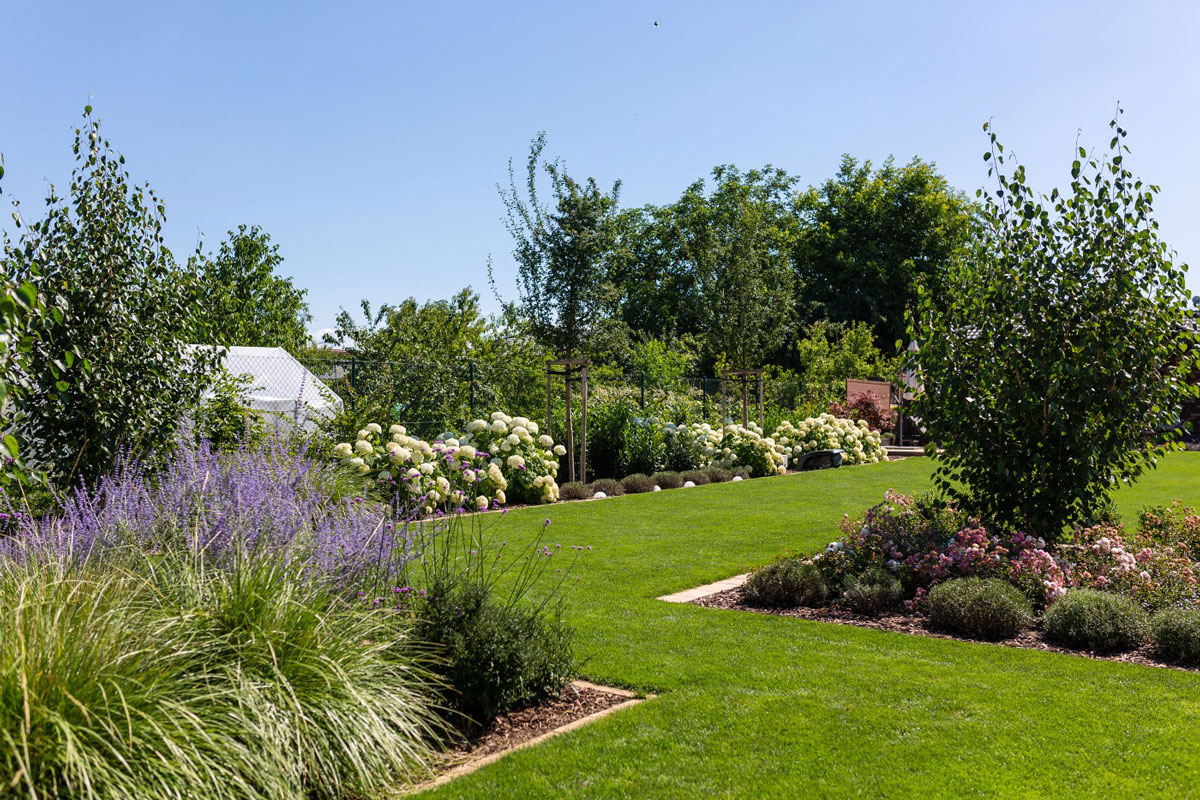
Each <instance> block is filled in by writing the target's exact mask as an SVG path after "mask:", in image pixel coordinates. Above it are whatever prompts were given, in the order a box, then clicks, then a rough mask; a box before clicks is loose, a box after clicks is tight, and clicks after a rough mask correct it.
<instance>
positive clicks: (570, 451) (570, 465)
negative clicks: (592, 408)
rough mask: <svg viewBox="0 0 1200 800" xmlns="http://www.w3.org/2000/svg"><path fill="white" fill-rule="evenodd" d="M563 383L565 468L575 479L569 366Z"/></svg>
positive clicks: (573, 427) (573, 424)
mask: <svg viewBox="0 0 1200 800" xmlns="http://www.w3.org/2000/svg"><path fill="white" fill-rule="evenodd" d="M565 372H566V378H565V381H564V382H565V383H566V384H567V468H568V470H569V473H568V474H569V475H570V476H571V480H575V422H574V420H573V419H572V418H571V416H572V408H571V368H570V367H567V368H566V370H565Z"/></svg>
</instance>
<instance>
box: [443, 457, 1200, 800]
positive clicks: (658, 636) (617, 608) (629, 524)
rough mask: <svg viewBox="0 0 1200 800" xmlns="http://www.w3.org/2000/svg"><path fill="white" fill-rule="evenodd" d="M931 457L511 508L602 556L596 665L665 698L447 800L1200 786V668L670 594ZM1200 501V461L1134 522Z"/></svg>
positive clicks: (1135, 501)
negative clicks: (748, 608) (738, 607)
mask: <svg viewBox="0 0 1200 800" xmlns="http://www.w3.org/2000/svg"><path fill="white" fill-rule="evenodd" d="M929 469H930V466H929V462H928V461H927V460H926V459H910V460H908V461H904V462H900V463H895V464H880V465H874V466H864V467H854V468H847V469H841V470H830V471H826V472H817V473H808V474H801V475H791V476H787V477H781V478H770V479H763V480H756V481H750V482H745V483H736V484H720V485H713V486H704V487H697V488H694V489H683V490H675V491H671V492H664V493H658V494H653V495H638V496H632V497H624V498H616V499H610V500H603V501H598V502H590V503H567V504H562V505H558V506H555V507H553V508H551V509H527V510H524V511H517V512H513V513H511V514H508V515H507V516H505V517H502V518H501V517H496V519H497V520H498V522H497V523H496V524H497V526H498V529H499V531H500V532H501V533H502V535H503V536H504V537H505V538H507V539H509V540H510V541H513V540H515V539H518V538H519V537H522V536H526V535H530V534H532V532H533V531H534V530H535V529H536V528H539V527H540V523H541V520H542V518H543V517H546V516H548V517H550V518H551V519H552V520H553V525H552V526H551V528H550V535H551V539H552V541H555V542H562V543H563V544H564V546H565V545H566V544H590V545H591V546H592V548H593V549H592V552H591V553H589V554H587V556H586V557H585V558H583V559H582V560H581V561H580V563H579V565H578V566H577V572H576V574H577V575H578V577H579V579H580V580H579V583H578V584H577V585H576V586H575V587H574V589H573V591H572V592H571V595H570V598H569V601H568V606H567V608H568V618H569V621H570V622H571V623H572V624H573V625H574V626H575V627H576V628H577V631H578V637H577V648H578V651H579V653H580V655H582V656H583V657H585V658H586V659H587V661H586V664H585V666H584V674H585V676H586V677H587V678H589V679H591V680H595V681H598V682H602V683H610V684H616V685H620V686H628V687H631V688H634V689H637V690H644V691H648V692H655V693H658V695H659V696H658V697H657V698H656V699H654V700H653V701H651V702H647V703H643V704H641V705H640V706H637V707H635V708H631V709H626V710H623V711H621V712H619V713H617V714H615V715H612V716H609V717H607V718H605V719H602V720H600V721H598V722H596V723H595V724H592V725H588V726H585V727H584V728H582V729H580V730H577V731H575V732H573V733H570V734H566V735H563V736H560V737H557V738H555V739H553V740H551V741H549V742H547V743H545V744H543V745H541V746H538V747H534V748H529V749H527V750H524V751H520V752H517V753H514V754H512V755H510V756H508V757H506V758H504V759H502V760H501V761H499V762H498V763H496V764H493V765H491V766H489V767H486V768H484V769H482V770H480V771H478V772H476V773H474V774H471V775H468V776H465V777H463V778H461V779H459V780H456V781H454V782H452V783H450V784H448V785H446V786H444V787H441V788H440V789H438V790H436V791H434V792H431V793H430V794H429V795H428V796H431V797H478V798H529V797H564V796H571V797H631V798H648V797H680V798H684V797H686V798H701V797H756V798H771V797H847V796H857V795H863V796H880V797H912V796H916V795H918V794H920V795H940V796H964V795H965V796H983V797H993V796H997V795H1002V796H1030V797H1044V796H1059V797H1077V796H1083V795H1092V796H1127V797H1135V796H1136V797H1147V796H1161V797H1172V798H1178V797H1189V796H1193V795H1200V675H1196V674H1191V673H1185V672H1180V671H1177V670H1167V669H1153V668H1148V667H1140V666H1135V665H1126V664H1119V663H1112V662H1102V661H1092V660H1088V659H1084V658H1078V657H1073V656H1063V655H1055V654H1050V653H1041V652H1037V651H1032V650H1017V649H1012V648H1005V647H1000V646H995V645H987V644H971V643H964V642H956V641H948V640H936V639H926V638H921V637H915V636H906V635H903V634H894V633H885V632H881V631H874V630H868V629H862V628H854V627H847V626H838V625H828V624H822V623H815V622H808V621H804V620H799V619H790V618H782V617H774V616H768V615H760V614H747V613H740V612H732V611H718V610H712V609H704V608H699V607H696V606H690V605H684V606H677V605H669V604H666V603H662V602H660V601H657V600H655V599H654V598H655V597H656V596H658V595H661V594H666V593H669V592H673V591H678V590H681V589H685V588H688V587H691V586H695V585H697V584H701V583H706V582H709V581H713V580H717V579H720V578H724V577H728V576H729V575H732V574H735V573H737V572H742V571H745V570H746V569H747V568H750V567H753V566H755V565H757V564H761V563H763V562H765V561H768V560H770V559H771V558H772V557H773V556H774V555H776V554H777V553H779V552H780V551H782V550H785V549H789V548H791V549H797V550H814V549H816V548H818V547H820V546H822V545H824V544H825V543H826V542H828V541H829V540H830V539H831V538H832V537H833V536H834V534H835V531H836V525H837V523H838V521H839V520H840V519H841V517H842V515H843V514H844V513H850V514H854V513H856V512H858V511H859V510H861V509H862V508H863V507H864V506H866V505H869V504H871V503H873V502H876V501H878V500H879V499H880V498H881V497H882V495H883V492H884V490H885V489H887V488H889V487H890V488H895V489H897V490H902V491H909V492H911V491H917V490H920V489H922V488H924V487H925V486H926V485H927V482H928V478H929ZM1174 497H1180V498H1182V499H1184V500H1185V501H1188V502H1191V503H1194V504H1200V454H1193V453H1188V454H1180V455H1175V456H1172V457H1171V458H1169V459H1167V460H1166V462H1165V463H1164V464H1163V465H1162V466H1161V467H1160V468H1159V469H1158V470H1157V471H1156V472H1153V473H1151V474H1149V475H1147V476H1146V477H1145V478H1144V479H1143V481H1142V483H1141V484H1139V485H1138V486H1136V487H1134V488H1132V489H1126V490H1123V492H1122V493H1121V495H1120V496H1119V498H1118V501H1119V503H1120V506H1121V511H1122V513H1123V514H1125V516H1126V518H1127V519H1132V518H1133V517H1134V515H1135V514H1136V511H1137V509H1138V508H1139V507H1141V506H1142V505H1145V504H1148V503H1159V502H1167V501H1169V500H1170V499H1172V498H1174Z"/></svg>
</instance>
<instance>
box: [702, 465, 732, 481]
mask: <svg viewBox="0 0 1200 800" xmlns="http://www.w3.org/2000/svg"><path fill="white" fill-rule="evenodd" d="M704 472H705V474H707V475H708V479H709V481H710V482H711V483H727V482H728V481H731V480H733V472H731V471H730V470H727V469H725V468H724V467H706V468H705V469H704Z"/></svg>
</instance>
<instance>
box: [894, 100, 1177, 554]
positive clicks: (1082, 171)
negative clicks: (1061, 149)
mask: <svg viewBox="0 0 1200 800" xmlns="http://www.w3.org/2000/svg"><path fill="white" fill-rule="evenodd" d="M1112 127H1113V129H1114V135H1113V138H1112V141H1111V143H1110V151H1109V155H1108V157H1106V158H1104V159H1100V158H1098V157H1096V156H1090V155H1088V153H1087V152H1086V151H1085V150H1084V149H1083V148H1080V149H1079V158H1078V160H1076V161H1075V162H1074V164H1073V165H1072V168H1071V178H1072V180H1071V184H1070V187H1069V189H1068V190H1067V191H1066V192H1065V193H1060V192H1059V190H1057V189H1055V190H1054V191H1053V192H1052V193H1051V194H1050V195H1049V197H1046V196H1042V195H1038V194H1036V193H1035V192H1034V191H1033V190H1032V189H1031V188H1030V187H1029V186H1028V184H1027V182H1026V176H1025V170H1024V168H1023V167H1020V166H1016V167H1012V168H1010V167H1008V166H1006V164H1005V155H1004V149H1003V147H1002V145H1001V144H1000V143H999V142H998V141H997V140H996V136H995V134H994V133H991V132H990V131H989V137H990V140H991V145H992V146H991V149H990V150H989V151H988V152H987V153H986V154H985V156H984V157H985V159H987V160H988V161H989V162H990V164H989V174H995V175H996V177H997V188H996V190H995V191H989V192H986V193H985V192H983V191H982V190H980V192H979V196H980V197H981V198H982V202H983V212H982V213H983V222H984V228H985V230H984V236H983V239H982V241H981V242H980V243H979V245H978V247H976V248H975V249H974V251H973V252H971V253H970V254H969V255H968V256H966V257H964V258H963V259H961V260H960V261H958V262H957V263H956V264H955V265H954V266H953V268H952V269H951V270H950V271H949V273H948V274H947V275H946V277H945V281H944V287H945V288H944V290H943V291H941V292H940V293H934V292H933V291H932V290H930V289H928V288H926V289H924V290H922V291H921V293H920V299H919V304H918V308H917V312H916V314H915V317H914V319H913V328H912V330H913V337H914V339H915V340H916V341H917V342H918V344H919V346H920V352H919V353H917V354H916V357H915V367H916V368H917V369H919V371H920V375H921V379H922V381H923V382H924V387H925V391H924V393H923V394H921V395H919V396H918V398H917V401H916V407H915V408H914V410H913V414H914V416H916V417H919V418H920V419H921V421H922V425H923V426H924V427H925V428H926V430H927V432H928V435H929V437H930V439H931V440H932V441H933V442H935V443H937V444H938V445H940V446H942V447H944V448H945V454H944V455H943V456H942V458H941V459H940V461H939V470H938V475H937V485H938V487H939V488H940V489H941V490H942V491H943V492H945V493H946V494H948V495H949V496H952V497H954V498H956V499H958V500H959V502H960V503H961V504H962V505H963V507H964V508H965V509H967V510H968V511H970V512H971V513H973V514H976V515H978V516H980V517H981V518H983V519H984V520H986V521H990V522H995V523H999V524H1001V525H1007V526H1011V527H1014V528H1017V529H1020V530H1025V531H1031V532H1036V533H1037V534H1039V535H1042V536H1044V537H1046V538H1047V539H1052V538H1056V537H1058V536H1059V535H1060V534H1061V532H1062V531H1063V530H1064V528H1066V527H1068V526H1073V525H1075V524H1076V523H1079V522H1081V521H1086V520H1088V519H1090V518H1092V517H1094V516H1095V513H1094V512H1095V509H1096V508H1098V507H1099V506H1101V505H1102V503H1103V500H1104V498H1105V497H1106V496H1107V495H1108V493H1109V492H1110V491H1112V489H1113V488H1114V487H1116V486H1117V485H1119V484H1121V483H1124V482H1130V481H1133V480H1134V479H1136V478H1137V477H1138V475H1139V474H1140V473H1141V472H1142V471H1143V470H1144V469H1145V468H1146V467H1148V466H1153V465H1154V464H1155V463H1156V459H1157V458H1158V457H1159V456H1161V455H1162V454H1163V453H1164V452H1166V451H1167V450H1169V449H1171V448H1172V447H1174V446H1176V445H1175V439H1176V438H1177V433H1178V431H1173V430H1172V428H1173V426H1175V425H1176V423H1177V421H1178V409H1179V404H1180V402H1181V401H1182V400H1184V399H1185V398H1188V397H1192V396H1195V388H1194V387H1192V386H1190V385H1189V382H1188V376H1189V374H1190V372H1191V370H1192V368H1193V365H1194V364H1195V362H1196V358H1195V355H1194V352H1195V351H1194V350H1191V349H1189V346H1190V344H1191V343H1193V342H1194V339H1195V337H1194V336H1193V335H1192V334H1190V333H1188V332H1187V331H1188V329H1187V328H1186V326H1185V323H1186V321H1187V318H1188V309H1187V300H1188V298H1189V294H1188V292H1187V290H1186V287H1185V286H1184V268H1183V267H1181V266H1177V265H1175V264H1174V263H1173V262H1172V256H1171V253H1170V252H1169V251H1168V250H1167V247H1166V245H1165V244H1163V243H1162V242H1161V241H1160V240H1159V237H1158V225H1157V223H1156V222H1155V220H1154V217H1153V206H1154V198H1155V195H1156V194H1157V193H1158V188H1157V187H1156V186H1151V185H1146V184H1144V183H1142V181H1140V180H1138V179H1136V178H1135V177H1134V176H1133V174H1132V173H1131V172H1130V171H1129V170H1128V169H1127V168H1126V166H1125V164H1124V158H1125V154H1126V153H1127V152H1128V148H1127V147H1125V146H1124V145H1123V144H1122V141H1123V140H1124V137H1125V130H1124V129H1123V128H1121V127H1119V125H1118V122H1117V120H1116V119H1114V120H1113V122H1112ZM985 130H988V127H987V126H985Z"/></svg>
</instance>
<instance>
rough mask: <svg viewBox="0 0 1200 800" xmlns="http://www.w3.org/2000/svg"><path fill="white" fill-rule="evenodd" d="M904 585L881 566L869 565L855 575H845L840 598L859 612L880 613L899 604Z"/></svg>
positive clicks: (852, 609) (902, 595)
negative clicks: (868, 567) (844, 583)
mask: <svg viewBox="0 0 1200 800" xmlns="http://www.w3.org/2000/svg"><path fill="white" fill-rule="evenodd" d="M903 599H904V587H903V586H902V585H901V583H900V579H899V578H897V577H896V576H895V575H893V574H892V573H891V572H890V571H889V570H887V569H885V568H883V567H871V568H870V569H868V570H867V571H866V572H863V573H862V574H861V575H857V576H847V578H846V587H845V589H844V590H843V591H842V600H843V602H845V604H846V606H847V607H848V608H850V610H851V611H855V612H857V613H859V614H868V615H872V616H873V615H875V614H882V613H883V612H884V611H891V610H893V609H895V608H896V607H897V606H899V605H900V601H901V600H903Z"/></svg>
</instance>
